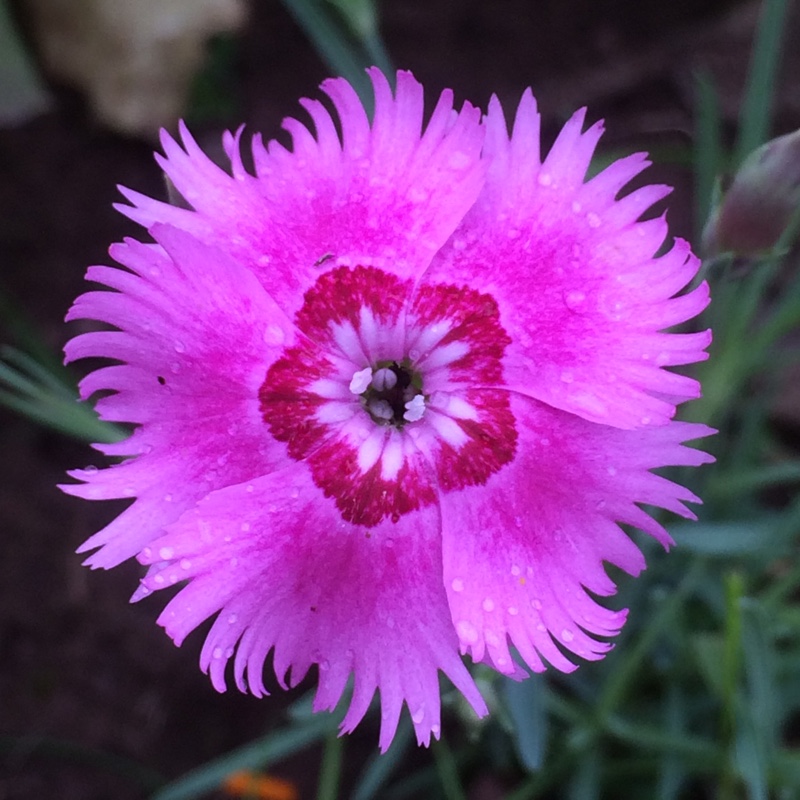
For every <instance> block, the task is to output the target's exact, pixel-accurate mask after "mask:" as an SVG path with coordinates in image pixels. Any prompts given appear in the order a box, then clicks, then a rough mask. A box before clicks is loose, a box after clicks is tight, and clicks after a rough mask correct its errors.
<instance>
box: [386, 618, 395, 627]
mask: <svg viewBox="0 0 800 800" xmlns="http://www.w3.org/2000/svg"><path fill="white" fill-rule="evenodd" d="M386 627H387V628H390V629H391V628H394V617H386Z"/></svg>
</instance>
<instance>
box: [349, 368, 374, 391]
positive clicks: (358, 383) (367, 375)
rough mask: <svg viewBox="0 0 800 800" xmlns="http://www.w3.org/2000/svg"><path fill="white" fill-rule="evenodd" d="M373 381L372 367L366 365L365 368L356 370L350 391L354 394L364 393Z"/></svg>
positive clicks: (351, 380)
mask: <svg viewBox="0 0 800 800" xmlns="http://www.w3.org/2000/svg"><path fill="white" fill-rule="evenodd" d="M371 381H372V368H371V367H364V369H361V370H359V371H358V372H356V373H355V374H354V375H353V377H352V378H351V379H350V391H351V392H352V393H353V394H363V393H364V392H366V391H367V389H368V388H369V384H370V382H371Z"/></svg>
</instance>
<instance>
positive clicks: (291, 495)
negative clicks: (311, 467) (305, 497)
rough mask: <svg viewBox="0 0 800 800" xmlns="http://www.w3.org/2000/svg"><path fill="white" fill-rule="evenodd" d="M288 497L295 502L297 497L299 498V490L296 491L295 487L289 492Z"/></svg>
mask: <svg viewBox="0 0 800 800" xmlns="http://www.w3.org/2000/svg"><path fill="white" fill-rule="evenodd" d="M289 496H290V497H291V498H292V499H293V500H297V498H298V497H300V490H299V489H298V488H297V487H296V486H295V488H294V489H292V491H291V492H289Z"/></svg>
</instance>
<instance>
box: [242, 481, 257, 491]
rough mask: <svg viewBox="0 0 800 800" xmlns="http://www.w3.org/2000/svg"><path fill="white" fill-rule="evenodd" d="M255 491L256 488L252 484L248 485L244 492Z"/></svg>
mask: <svg viewBox="0 0 800 800" xmlns="http://www.w3.org/2000/svg"><path fill="white" fill-rule="evenodd" d="M254 489H255V487H254V486H253V484H252V483H248V484H247V486H245V489H244V490H245V491H246V492H252V491H253V490H254Z"/></svg>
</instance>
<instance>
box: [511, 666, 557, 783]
mask: <svg viewBox="0 0 800 800" xmlns="http://www.w3.org/2000/svg"><path fill="white" fill-rule="evenodd" d="M502 690H503V696H504V698H505V701H506V707H507V710H508V715H509V716H510V717H511V721H512V722H513V723H514V734H515V735H514V736H513V737H512V738H513V741H514V746H515V747H516V750H517V757H518V758H519V760H520V763H521V764H522V766H523V767H525V769H527V770H528V771H529V772H535V771H536V770H538V769H540V768H541V766H542V764H543V762H544V754H545V750H546V748H547V732H548V721H547V695H548V693H549V690H548V688H547V683H546V681H545V678H544V677H543V676H541V675H532V676H531V677H530V678H528V680H525V681H504V682H503V687H502Z"/></svg>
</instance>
